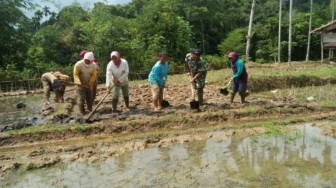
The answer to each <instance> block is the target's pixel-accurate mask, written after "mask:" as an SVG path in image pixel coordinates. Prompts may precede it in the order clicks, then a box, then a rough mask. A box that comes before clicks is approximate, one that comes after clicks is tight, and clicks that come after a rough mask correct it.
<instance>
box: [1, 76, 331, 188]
mask: <svg viewBox="0 0 336 188" xmlns="http://www.w3.org/2000/svg"><path fill="white" fill-rule="evenodd" d="M313 79H314V83H317V82H319V79H316V78H313ZM323 79H325V78H323ZM323 79H321V80H322V81H320V82H321V83H322V84H316V85H314V84H313V85H309V84H307V85H305V86H300V87H296V86H295V85H288V87H285V86H284V87H282V88H272V87H268V88H266V89H263V90H258V89H256V88H257V87H259V85H263V83H260V81H258V82H257V81H254V82H255V83H254V82H253V81H252V83H251V87H250V88H251V95H250V96H248V97H247V99H246V100H247V102H246V103H245V104H240V97H239V95H237V96H236V98H235V101H234V103H233V104H231V103H230V102H229V96H224V95H222V94H220V92H219V89H221V88H222V87H223V85H224V84H220V83H218V82H209V83H207V85H206V88H205V91H204V99H205V103H204V104H203V105H201V106H200V109H199V110H197V109H196V110H195V109H191V108H190V105H189V101H190V93H191V92H190V89H189V86H188V85H187V84H183V83H169V82H168V84H167V88H166V89H165V92H164V99H165V100H167V101H168V102H169V103H170V106H169V107H167V108H164V109H162V110H161V111H160V112H154V111H153V109H152V100H151V92H150V87H149V86H148V85H147V84H132V85H131V86H130V106H131V108H130V110H129V111H128V110H126V109H125V105H124V102H123V99H122V98H120V100H119V104H118V110H119V111H118V112H117V113H112V110H111V99H112V95H109V96H108V97H107V98H106V99H105V100H104V101H103V102H102V105H101V106H100V107H99V108H98V109H97V111H96V112H95V113H94V114H93V115H92V116H91V118H90V119H89V121H85V119H86V117H87V116H88V115H89V112H87V114H86V115H85V116H84V117H83V116H81V115H80V114H79V111H78V107H77V104H76V95H75V90H74V88H72V87H69V88H67V90H66V94H65V99H66V100H65V101H66V102H65V103H62V104H56V103H53V102H52V103H51V105H50V106H49V107H45V106H43V95H42V93H41V91H35V92H21V93H20V92H18V93H15V94H13V93H12V94H8V93H7V94H1V95H0V115H1V120H0V131H1V132H0V187H335V186H336V139H335V138H336V118H335V115H336V112H335V109H336V102H334V101H336V95H335V94H336V88H335V85H333V83H332V82H327V83H326V82H323ZM331 80H332V79H331ZM287 81H288V80H287ZM275 82H276V81H275ZM267 83H268V82H267ZM323 83H324V84H323ZM264 85H267V84H266V83H265V84H264ZM98 91H99V92H98V95H97V98H96V101H95V105H96V104H97V103H98V102H99V101H100V100H101V99H102V97H103V96H104V95H105V88H104V85H103V84H101V85H99V88H98ZM52 95H53V94H52ZM22 103H24V104H25V108H17V104H22Z"/></svg>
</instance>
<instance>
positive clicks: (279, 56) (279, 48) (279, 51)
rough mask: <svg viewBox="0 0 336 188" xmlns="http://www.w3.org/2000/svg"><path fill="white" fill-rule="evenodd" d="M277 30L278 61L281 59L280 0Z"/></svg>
mask: <svg viewBox="0 0 336 188" xmlns="http://www.w3.org/2000/svg"><path fill="white" fill-rule="evenodd" d="M279 1H280V4H279V32H278V62H279V63H280V61H281V20H282V0H279Z"/></svg>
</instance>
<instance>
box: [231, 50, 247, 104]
mask: <svg viewBox="0 0 336 188" xmlns="http://www.w3.org/2000/svg"><path fill="white" fill-rule="evenodd" d="M228 58H229V60H230V61H231V69H232V77H231V79H232V82H233V84H232V93H231V97H230V101H231V103H233V100H234V97H235V95H236V93H237V92H239V95H240V97H241V103H245V97H247V96H248V94H249V93H248V92H246V88H247V79H248V74H247V71H246V68H245V66H244V63H243V61H242V60H241V59H239V56H238V54H237V53H236V52H230V53H229V55H228Z"/></svg>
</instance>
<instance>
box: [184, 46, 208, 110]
mask: <svg viewBox="0 0 336 188" xmlns="http://www.w3.org/2000/svg"><path fill="white" fill-rule="evenodd" d="M185 61H186V69H187V71H188V75H189V76H190V77H192V80H191V82H190V83H191V84H192V85H193V88H194V90H196V91H197V97H198V102H199V103H200V104H202V103H203V88H204V86H205V77H206V74H207V68H206V63H205V61H204V60H203V59H202V58H201V52H200V50H199V49H197V48H195V49H194V50H193V51H192V52H191V53H188V54H187V55H186V58H185Z"/></svg>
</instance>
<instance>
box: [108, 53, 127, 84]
mask: <svg viewBox="0 0 336 188" xmlns="http://www.w3.org/2000/svg"><path fill="white" fill-rule="evenodd" d="M128 74H129V67H128V63H127V61H126V60H125V59H121V62H120V65H119V66H116V65H115V64H114V63H113V61H110V62H109V63H108V65H107V68H106V87H111V85H112V83H113V81H114V80H115V79H116V80H118V81H119V82H120V86H127V85H128Z"/></svg>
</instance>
